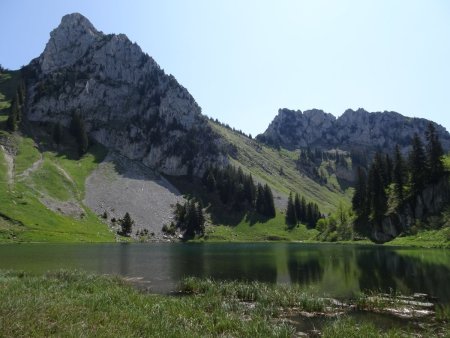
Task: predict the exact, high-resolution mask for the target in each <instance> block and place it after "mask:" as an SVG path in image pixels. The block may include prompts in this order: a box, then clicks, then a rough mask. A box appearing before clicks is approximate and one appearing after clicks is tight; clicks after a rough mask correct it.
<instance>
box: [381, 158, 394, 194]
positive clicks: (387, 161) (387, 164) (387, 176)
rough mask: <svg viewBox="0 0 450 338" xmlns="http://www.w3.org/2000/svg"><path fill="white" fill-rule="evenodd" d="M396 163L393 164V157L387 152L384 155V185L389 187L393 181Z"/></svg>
mask: <svg viewBox="0 0 450 338" xmlns="http://www.w3.org/2000/svg"><path fill="white" fill-rule="evenodd" d="M393 167H394V165H393V164H392V160H391V157H390V156H389V154H386V155H385V157H384V177H383V178H384V186H385V187H387V186H388V185H389V184H391V183H392V171H393Z"/></svg>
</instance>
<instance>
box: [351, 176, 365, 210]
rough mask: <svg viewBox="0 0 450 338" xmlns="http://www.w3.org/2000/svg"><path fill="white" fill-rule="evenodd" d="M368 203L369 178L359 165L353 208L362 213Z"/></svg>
mask: <svg viewBox="0 0 450 338" xmlns="http://www.w3.org/2000/svg"><path fill="white" fill-rule="evenodd" d="M366 203H367V178H366V173H365V172H364V169H363V168H361V167H358V180H357V182H356V186H355V192H354V194H353V198H352V206H353V210H355V212H356V213H357V214H358V215H362V214H364V212H365V209H366Z"/></svg>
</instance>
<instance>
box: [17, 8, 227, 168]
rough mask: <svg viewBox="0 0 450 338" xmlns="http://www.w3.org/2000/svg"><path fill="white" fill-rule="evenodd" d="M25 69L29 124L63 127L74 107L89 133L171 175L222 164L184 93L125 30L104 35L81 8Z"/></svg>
mask: <svg viewBox="0 0 450 338" xmlns="http://www.w3.org/2000/svg"><path fill="white" fill-rule="evenodd" d="M26 72H27V74H28V76H27V91H28V92H27V98H28V99H27V109H26V119H27V121H28V122H29V123H31V124H33V123H34V124H39V125H42V124H44V125H45V124H47V125H53V124H55V123H60V124H61V125H63V126H65V127H68V126H69V125H70V122H71V119H72V116H73V114H74V113H75V112H77V113H78V114H79V115H80V116H81V118H82V119H83V120H84V123H85V125H86V129H87V131H88V134H89V137H90V138H92V139H93V140H95V141H96V142H99V143H101V144H103V145H104V146H106V147H108V148H109V149H111V150H114V151H117V152H118V153H120V154H121V155H123V156H125V157H127V158H129V159H131V160H137V161H140V162H142V163H143V164H145V165H146V166H148V167H151V168H153V169H156V170H158V171H160V172H162V173H165V174H169V175H184V174H188V173H193V174H197V175H201V174H202V172H203V170H204V169H205V168H206V167H207V166H208V165H210V164H213V163H214V164H218V165H224V164H226V163H227V158H226V156H225V154H224V153H225V150H223V149H224V148H225V147H224V146H223V141H222V140H221V139H220V138H219V137H218V136H217V135H216V134H215V133H214V132H213V131H212V129H211V128H210V126H209V125H208V123H207V120H206V119H205V117H204V116H202V115H201V109H200V107H199V106H198V105H197V103H196V102H195V100H194V98H193V97H192V96H191V95H190V94H189V92H188V91H187V90H186V89H185V88H184V87H182V86H181V85H180V84H179V83H178V82H177V81H176V79H175V78H174V77H173V76H171V75H167V74H165V73H164V71H163V70H162V69H161V68H160V67H159V66H158V64H157V63H156V62H155V61H154V60H153V59H152V58H151V57H150V56H148V55H147V54H144V53H143V52H142V50H141V49H140V47H139V46H138V45H137V44H135V43H132V42H131V41H130V40H129V39H128V38H127V37H126V36H125V35H123V34H119V35H113V34H108V35H106V34H103V33H102V32H100V31H98V30H97V29H96V28H95V27H94V26H93V25H92V24H91V23H90V22H89V20H88V19H86V18H85V17H84V16H82V15H81V14H78V13H75V14H69V15H66V16H64V17H63V18H62V20H61V24H60V25H59V26H58V27H57V28H56V29H55V30H53V31H52V32H51V34H50V40H49V41H48V43H47V45H46V47H45V50H44V52H43V53H42V54H41V55H40V56H39V57H38V58H36V59H34V60H33V61H32V62H31V63H30V65H28V66H27V67H26Z"/></svg>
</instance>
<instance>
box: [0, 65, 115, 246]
mask: <svg viewBox="0 0 450 338" xmlns="http://www.w3.org/2000/svg"><path fill="white" fill-rule="evenodd" d="M19 80H20V77H19V72H9V71H8V72H6V73H2V74H0V123H1V124H2V125H1V126H0V127H1V129H3V130H2V131H0V144H1V148H0V242H52V241H53V242H77V241H89V242H105V241H114V235H113V234H112V233H111V232H110V231H109V229H108V227H107V225H106V224H104V223H102V222H101V221H100V220H99V218H98V217H97V216H96V215H94V214H93V213H92V212H91V211H90V210H89V209H88V208H86V207H84V206H83V203H82V200H83V197H84V181H85V179H86V177H87V176H88V175H89V174H90V173H91V172H92V171H93V170H94V169H95V168H96V166H97V164H98V163H99V162H100V161H101V160H102V158H103V157H104V156H105V150H104V149H102V148H101V147H99V146H96V147H93V148H92V149H91V151H90V153H88V154H87V155H85V156H83V158H81V159H79V160H75V159H74V156H73V154H72V153H71V152H70V148H67V149H65V152H63V153H56V152H44V153H41V152H40V151H39V150H38V147H37V145H36V144H35V141H34V140H33V139H32V138H30V137H26V136H23V135H22V134H20V133H9V132H7V131H5V130H4V129H5V128H4V126H5V125H4V123H5V121H6V119H7V116H6V114H7V113H8V108H9V106H10V103H11V98H12V96H13V95H14V94H15V90H16V87H17V84H18V82H19Z"/></svg>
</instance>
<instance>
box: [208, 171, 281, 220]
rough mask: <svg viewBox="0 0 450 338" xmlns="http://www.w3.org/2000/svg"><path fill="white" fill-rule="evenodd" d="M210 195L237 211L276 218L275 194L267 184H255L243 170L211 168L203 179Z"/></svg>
mask: <svg viewBox="0 0 450 338" xmlns="http://www.w3.org/2000/svg"><path fill="white" fill-rule="evenodd" d="M202 182H203V184H204V186H205V187H206V188H207V190H208V191H209V192H210V193H215V194H217V195H218V196H219V198H220V200H221V202H222V203H223V204H225V205H228V206H230V207H231V208H232V209H233V210H235V211H242V210H255V211H256V212H258V213H259V214H261V215H264V216H267V217H270V218H272V217H275V213H276V212H275V204H274V201H273V193H272V190H271V189H270V187H269V186H268V185H267V184H264V185H262V184H260V183H258V184H255V182H254V181H253V178H252V175H249V174H245V173H244V172H243V171H242V169H241V168H237V169H236V168H235V167H233V166H227V167H225V168H218V167H210V168H208V169H207V170H206V171H205V173H204V175H203V178H202Z"/></svg>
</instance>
